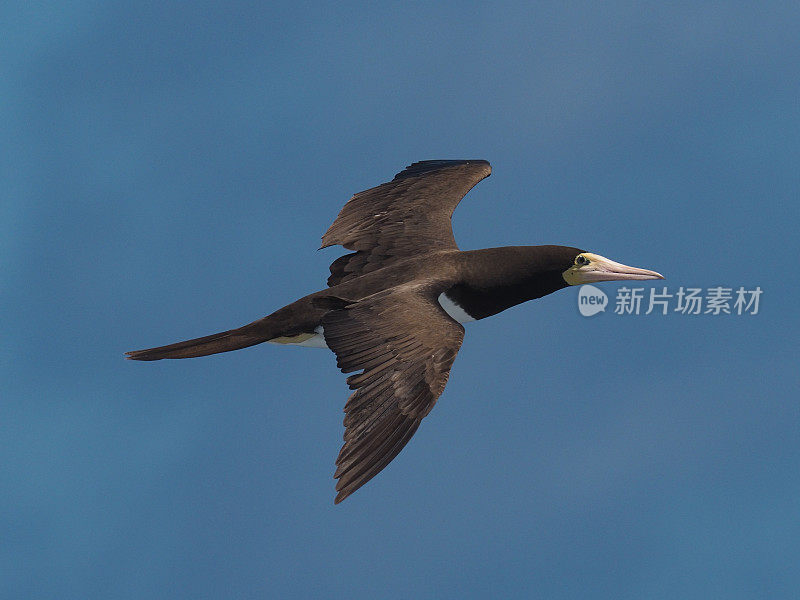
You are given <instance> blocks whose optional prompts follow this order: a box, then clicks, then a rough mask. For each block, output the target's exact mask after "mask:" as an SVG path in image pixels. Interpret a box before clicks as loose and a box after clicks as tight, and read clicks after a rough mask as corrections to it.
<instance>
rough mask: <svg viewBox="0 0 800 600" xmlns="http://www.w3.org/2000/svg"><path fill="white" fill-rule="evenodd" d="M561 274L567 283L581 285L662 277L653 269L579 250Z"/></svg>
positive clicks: (662, 277)
mask: <svg viewBox="0 0 800 600" xmlns="http://www.w3.org/2000/svg"><path fill="white" fill-rule="evenodd" d="M561 276H562V277H563V278H564V281H566V282H567V283H568V284H569V285H581V284H584V283H595V282H598V281H626V280H642V279H664V276H663V275H661V274H660V273H656V272H655V271H650V270H648V269H640V268H638V267H629V266H627V265H623V264H620V263H618V262H614V261H613V260H610V259H608V258H606V257H604V256H600V255H599V254H592V253H591V252H580V253H579V254H577V255H576V256H573V257H572V264H571V265H570V266H569V267H568V268H567V269H566V270H565V271H564V272H563V273H562V274H561Z"/></svg>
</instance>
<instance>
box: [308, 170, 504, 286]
mask: <svg viewBox="0 0 800 600" xmlns="http://www.w3.org/2000/svg"><path fill="white" fill-rule="evenodd" d="M491 172H492V168H491V166H490V165H489V163H488V162H487V161H485V160H426V161H420V162H416V163H413V164H412V165H409V166H408V167H406V168H405V170H403V171H401V172H400V173H398V174H397V175H395V177H394V179H393V180H392V181H390V182H387V183H384V184H381V185H379V186H377V187H374V188H371V189H368V190H365V191H363V192H359V193H358V194H355V195H354V196H353V197H352V198H351V199H350V200H349V201H348V202H347V204H345V205H344V207H343V208H342V210H341V211H340V212H339V215H338V216H337V217H336V220H335V221H334V222H333V224H332V225H331V226H330V228H329V229H328V231H327V232H326V233H325V235H323V236H322V247H323V248H325V247H327V246H332V245H334V244H341V245H342V246H344V247H345V248H347V249H348V250H355V252H352V253H350V254H345V255H344V256H341V257H339V258H337V259H336V260H335V261H333V263H331V266H330V271H331V275H330V277H329V278H328V285H329V286H334V285H338V284H340V283H344V282H345V281H349V280H351V279H354V278H356V277H360V276H361V275H364V274H366V273H369V272H371V271H375V270H377V269H381V268H383V267H386V266H388V265H390V264H393V263H395V262H397V261H400V260H403V259H406V258H409V257H411V256H417V255H419V254H422V253H425V252H435V251H437V250H445V249H457V246H456V242H455V239H454V238H453V229H452V226H451V224H450V217H451V216H452V215H453V211H454V210H455V208H456V206H458V203H459V202H460V201H461V199H462V198H463V197H464V196H465V195H466V194H467V192H469V190H471V189H472V188H473V187H474V186H475V184H477V183H478V182H479V181H480V180H482V179H484V178H485V177H488V176H489V175H490V174H491Z"/></svg>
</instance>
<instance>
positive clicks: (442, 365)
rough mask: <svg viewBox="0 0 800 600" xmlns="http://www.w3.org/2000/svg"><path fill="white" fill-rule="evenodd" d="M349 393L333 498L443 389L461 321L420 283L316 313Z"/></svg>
mask: <svg viewBox="0 0 800 600" xmlns="http://www.w3.org/2000/svg"><path fill="white" fill-rule="evenodd" d="M322 326H323V330H324V334H325V341H326V342H327V344H328V346H329V347H330V348H331V350H333V351H334V352H335V353H336V357H337V364H338V365H339V368H340V369H341V370H342V371H343V372H345V373H350V372H353V371H358V370H360V371H361V372H360V373H358V374H356V375H351V376H350V377H348V378H347V383H348V385H349V386H350V388H351V389H353V390H354V392H353V394H352V395H351V396H350V398H349V399H348V400H347V403H346V404H345V413H346V414H345V418H344V426H345V432H344V445H343V446H342V449H341V451H340V452H339V456H338V458H337V459H336V466H337V468H336V472H335V474H334V477H335V478H336V479H338V480H339V481H338V482H337V485H336V490H337V492H338V494H337V496H336V502H337V503H339V502H341V501H342V500H344V499H345V498H346V497H347V496H349V495H350V494H352V493H353V492H355V491H356V490H357V489H358V488H359V487H361V486H362V485H364V484H365V483H366V482H367V481H369V480H370V479H371V478H372V477H374V476H375V475H377V474H378V473H379V472H380V471H381V470H382V469H383V468H384V467H385V466H386V465H387V464H389V462H391V460H392V459H393V458H394V457H395V456H397V454H398V453H399V452H400V450H402V448H403V447H404V446H405V444H406V443H408V440H409V439H411V436H413V435H414V432H415V431H416V430H417V428H418V427H419V424H420V422H421V421H422V419H423V418H424V417H425V416H427V415H428V413H430V411H431V409H432V408H433V406H434V404H435V403H436V400H437V398H438V397H439V396H440V395H441V393H442V391H443V390H444V386H445V384H446V383H447V377H448V375H449V373H450V368H451V367H452V365H453V361H454V360H455V358H456V354H457V353H458V349H459V348H460V347H461V341H462V340H463V338H464V328H463V327H462V326H461V325H460V324H459V323H457V322H456V321H454V320H453V319H451V318H450V317H449V316H448V315H447V313H445V312H444V310H442V308H441V306H440V305H439V303H438V302H437V301H436V299H435V297H434V296H433V295H432V294H430V295H428V294H426V293H424V292H423V291H420V290H419V289H412V288H405V289H397V288H395V289H392V290H388V291H386V292H381V293H380V294H376V295H374V296H370V297H368V298H366V299H364V300H361V301H359V302H356V303H353V304H350V305H348V306H346V307H344V308H339V309H337V310H333V311H330V312H329V313H327V314H326V315H325V316H324V317H323V319H322Z"/></svg>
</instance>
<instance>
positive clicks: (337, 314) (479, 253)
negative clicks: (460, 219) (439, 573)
mask: <svg viewBox="0 0 800 600" xmlns="http://www.w3.org/2000/svg"><path fill="white" fill-rule="evenodd" d="M490 173H491V166H490V165H489V163H488V162H487V161H485V160H427V161H421V162H416V163H414V164H412V165H410V166H409V167H407V168H406V169H405V170H403V171H402V172H400V173H398V174H397V175H396V176H395V177H394V179H393V180H392V181H390V182H388V183H384V184H382V185H379V186H377V187H374V188H371V189H369V190H366V191H363V192H360V193H358V194H356V195H354V196H353V197H352V198H351V199H350V201H349V202H347V204H345V205H344V207H343V208H342V210H341V211H340V212H339V215H338V216H337V217H336V220H335V221H334V222H333V225H331V226H330V228H329V229H328V231H327V232H326V233H325V235H324V236H322V247H323V248H325V247H327V246H332V245H335V244H339V245H341V246H344V247H345V248H347V249H348V250H352V251H353V252H351V253H349V254H345V255H344V256H342V257H340V258H338V259H337V260H335V261H334V262H333V263H332V264H331V266H330V271H331V274H330V277H328V288H327V289H323V290H321V291H319V292H315V293H313V294H309V295H308V296H305V297H303V298H300V299H299V300H297V301H296V302H293V303H292V304H289V305H288V306H285V307H283V308H281V309H280V310H277V311H275V312H274V313H272V314H271V315H269V316H266V317H264V318H263V319H259V320H258V321H254V322H252V323H250V324H248V325H244V326H243V327H239V328H238V329H231V330H229V331H223V332H221V333H216V334H214V335H208V336H205V337H201V338H196V339H193V340H187V341H184V342H178V343H175V344H170V345H168V346H160V347H158V348H150V349H148V350H136V351H133V352H128V353H127V357H128V358H130V359H133V360H160V359H162V358H191V357H196V356H205V355H207V354H215V353H217V352H227V351H229V350H238V349H239V348H246V347H247V346H253V345H255V344H260V343H262V342H274V343H277V344H294V345H300V346H317V347H327V348H330V349H331V350H332V351H333V352H334V353H335V354H336V358H337V364H338V366H339V368H340V369H341V370H342V372H344V373H352V372H355V371H359V373H357V374H354V375H350V376H349V377H348V378H347V384H348V385H349V387H350V389H351V390H355V391H354V392H353V394H352V395H351V396H350V398H349V399H348V400H347V403H346V404H345V408H344V410H345V413H346V416H345V418H344V426H345V432H344V445H343V446H342V449H341V451H340V452H339V457H338V458H337V460H336V465H337V469H336V473H335V474H334V477H335V478H336V479H338V481H337V484H336V491H337V492H338V494H337V496H336V500H335V502H336V503H339V502H341V501H342V500H344V499H345V498H346V497H347V496H349V495H350V494H352V493H353V492H355V491H356V490H357V489H358V488H360V487H361V486H362V485H364V484H365V483H366V482H367V481H369V480H370V479H371V478H372V477H374V476H375V475H376V474H378V473H379V472H380V471H381V470H382V469H383V468H384V467H385V466H386V465H387V464H389V462H390V461H391V460H392V459H393V458H394V457H395V456H397V454H398V453H399V452H400V450H402V449H403V447H404V446H405V445H406V443H407V442H408V440H410V439H411V436H413V435H414V432H416V430H417V428H418V427H419V424H420V422H421V421H422V419H423V418H424V417H425V416H426V415H427V414H428V413H429V412H430V411H431V409H432V408H433V405H434V404H435V403H436V400H437V398H438V397H439V396H440V395H441V393H442V391H443V390H444V386H445V384H446V383H447V378H448V375H449V373H450V367H451V366H452V365H453V361H454V360H455V358H456V353H457V352H458V350H459V348H460V347H461V341H462V340H463V339H464V327H463V326H462V323H465V322H467V321H474V320H476V319H483V318H485V317H489V316H491V315H494V314H497V313H499V312H501V311H503V310H505V309H507V308H509V307H511V306H514V305H516V304H520V303H521V302H525V301H527V300H532V299H534V298H541V297H542V296H545V295H547V294H550V293H552V292H555V291H556V290H559V289H562V288H565V287H567V286H570V285H577V284H582V283H595V282H598V281H614V280H643V279H663V277H662V276H661V275H660V274H658V273H656V272H655V271H649V270H647V269H639V268H636V267H628V266H625V265H622V264H620V263H617V262H614V261H611V260H609V259H607V258H604V257H602V256H600V255H598V254H593V253H590V252H586V251H584V250H581V249H579V248H572V247H567V246H510V247H502V248H487V249H484V250H469V251H461V250H459V249H458V246H456V242H455V239H454V238H453V231H452V228H451V224H450V218H451V216H452V214H453V211H454V210H455V208H456V206H457V205H458V203H459V202H460V201H461V198H463V197H464V195H466V193H467V192H469V190H470V189H472V187H473V186H475V184H477V183H478V182H479V181H480V180H482V179H484V178H485V177H488V176H489V174H490Z"/></svg>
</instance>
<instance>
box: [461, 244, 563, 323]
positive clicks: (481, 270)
mask: <svg viewBox="0 0 800 600" xmlns="http://www.w3.org/2000/svg"><path fill="white" fill-rule="evenodd" d="M546 248H547V247H545V246H509V247H504V248H487V249H485V250H472V251H467V252H463V253H462V254H461V256H462V260H464V269H463V271H462V272H463V274H464V277H463V279H462V281H460V282H459V283H458V284H456V285H455V286H453V287H452V288H450V290H448V291H447V292H446V294H447V296H448V297H449V298H450V299H451V300H452V301H453V302H455V303H456V304H457V305H459V306H461V307H462V308H464V309H465V310H466V311H467V312H468V313H469V314H470V316H472V317H473V318H475V319H483V318H485V317H489V316H491V315H494V314H497V313H499V312H501V311H504V310H505V309H507V308H510V307H512V306H515V305H517V304H521V303H522V302H526V301H528V300H533V299H535V298H541V297H542V296H546V295H547V294H552V293H553V292H555V291H557V290H560V289H562V288H565V287H567V286H568V284H567V282H566V281H564V278H563V276H562V270H563V267H562V266H561V263H560V262H556V261H554V260H552V259H551V258H550V256H549V255H548V252H547V251H546Z"/></svg>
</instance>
